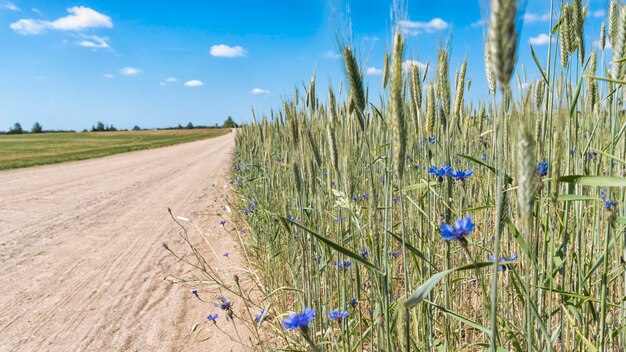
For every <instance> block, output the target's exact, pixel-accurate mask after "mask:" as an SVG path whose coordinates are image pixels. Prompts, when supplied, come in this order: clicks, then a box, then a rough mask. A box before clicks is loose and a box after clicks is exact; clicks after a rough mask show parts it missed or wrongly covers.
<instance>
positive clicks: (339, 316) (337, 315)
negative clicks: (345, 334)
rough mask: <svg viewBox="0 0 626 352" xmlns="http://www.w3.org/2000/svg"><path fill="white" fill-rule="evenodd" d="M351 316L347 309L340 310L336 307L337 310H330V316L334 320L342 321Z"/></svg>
mask: <svg viewBox="0 0 626 352" xmlns="http://www.w3.org/2000/svg"><path fill="white" fill-rule="evenodd" d="M349 316H350V313H348V312H347V311H345V310H341V311H340V310H339V309H335V310H331V311H330V312H328V317H329V318H330V320H334V321H337V322H340V323H341V321H342V320H343V319H346V318H347V317H349Z"/></svg>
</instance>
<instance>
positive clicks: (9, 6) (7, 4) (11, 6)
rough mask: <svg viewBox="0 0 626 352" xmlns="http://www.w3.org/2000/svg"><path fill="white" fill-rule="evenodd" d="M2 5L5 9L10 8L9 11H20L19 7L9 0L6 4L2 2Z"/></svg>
mask: <svg viewBox="0 0 626 352" xmlns="http://www.w3.org/2000/svg"><path fill="white" fill-rule="evenodd" d="M2 7H4V8H5V9H7V10H11V11H22V10H21V9H20V8H19V7H17V5H15V4H14V3H12V2H10V1H9V2H7V3H6V4H4V6H2Z"/></svg>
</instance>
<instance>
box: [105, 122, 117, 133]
mask: <svg viewBox="0 0 626 352" xmlns="http://www.w3.org/2000/svg"><path fill="white" fill-rule="evenodd" d="M106 130H107V131H109V132H113V131H117V128H115V126H113V124H111V126H109V127H107V128H106Z"/></svg>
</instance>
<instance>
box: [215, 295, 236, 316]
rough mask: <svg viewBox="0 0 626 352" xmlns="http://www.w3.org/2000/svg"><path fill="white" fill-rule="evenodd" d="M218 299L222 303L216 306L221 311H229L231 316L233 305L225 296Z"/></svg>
mask: <svg viewBox="0 0 626 352" xmlns="http://www.w3.org/2000/svg"><path fill="white" fill-rule="evenodd" d="M217 299H218V301H219V302H220V304H214V306H215V307H219V308H220V309H221V310H225V311H228V312H229V314H232V310H233V303H232V302H230V301H229V300H227V299H226V297H224V295H220V296H219V297H217Z"/></svg>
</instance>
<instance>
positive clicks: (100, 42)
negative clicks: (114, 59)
mask: <svg viewBox="0 0 626 352" xmlns="http://www.w3.org/2000/svg"><path fill="white" fill-rule="evenodd" d="M81 37H82V38H83V40H81V41H80V42H78V43H77V44H78V45H80V46H82V47H85V48H94V49H109V48H110V46H109V43H107V41H108V40H109V38H107V37H98V36H97V35H81Z"/></svg>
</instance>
